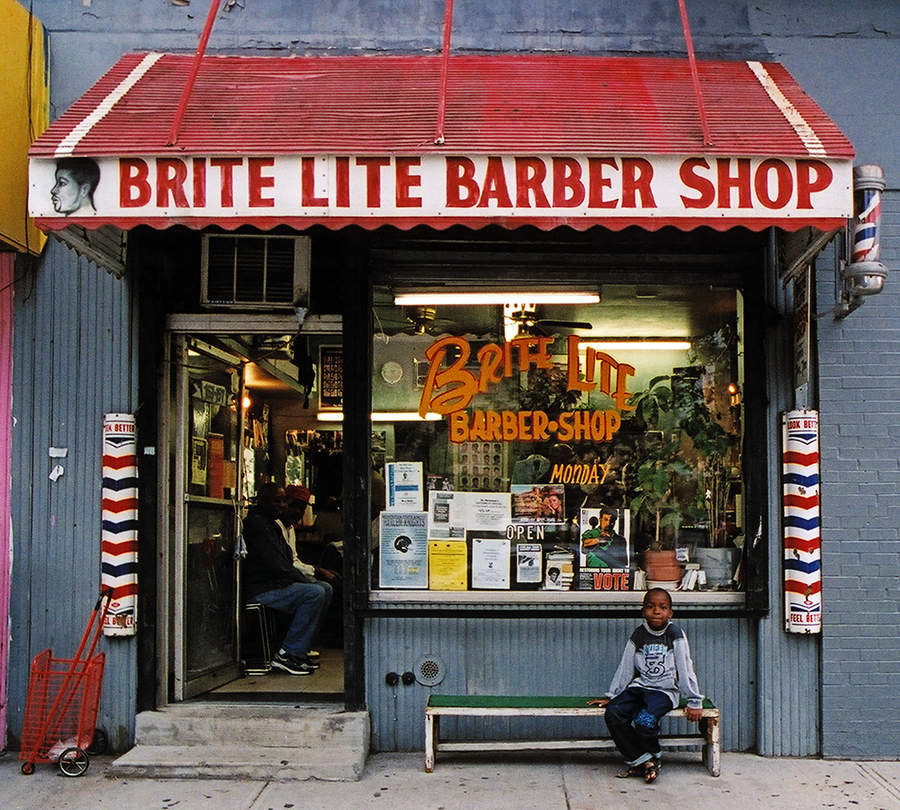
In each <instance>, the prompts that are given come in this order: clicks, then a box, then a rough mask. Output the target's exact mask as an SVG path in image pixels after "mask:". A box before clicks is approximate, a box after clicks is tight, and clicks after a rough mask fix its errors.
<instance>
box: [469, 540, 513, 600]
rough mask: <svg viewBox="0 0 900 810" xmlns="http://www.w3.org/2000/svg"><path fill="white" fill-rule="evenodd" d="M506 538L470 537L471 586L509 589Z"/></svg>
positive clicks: (507, 543)
mask: <svg viewBox="0 0 900 810" xmlns="http://www.w3.org/2000/svg"><path fill="white" fill-rule="evenodd" d="M509 546H510V543H509V540H507V539H506V538H502V539H501V538H490V537H474V538H472V587H473V588H481V589H492V590H495V591H498V590H500V591H502V590H509V551H510V548H509Z"/></svg>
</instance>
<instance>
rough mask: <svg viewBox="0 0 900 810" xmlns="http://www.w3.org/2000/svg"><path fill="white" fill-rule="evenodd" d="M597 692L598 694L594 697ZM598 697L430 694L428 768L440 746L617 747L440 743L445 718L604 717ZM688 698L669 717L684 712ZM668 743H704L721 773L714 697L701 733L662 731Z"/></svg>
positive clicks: (712, 766)
mask: <svg viewBox="0 0 900 810" xmlns="http://www.w3.org/2000/svg"><path fill="white" fill-rule="evenodd" d="M594 697H596V696H594ZM592 699H594V698H593V697H542V696H533V697H524V696H498V695H431V696H430V697H429V698H428V703H427V704H426V706H425V772H426V773H431V772H432V771H433V770H434V758H435V754H436V753H437V752H438V751H529V750H537V749H541V750H543V749H556V750H569V749H592V750H596V749H601V748H615V744H614V743H613V741H612V740H611V739H609V738H606V737H598V738H594V739H588V740H516V741H512V740H479V741H453V742H441V740H440V728H441V717H446V716H448V715H449V716H453V717H595V718H596V717H602V716H603V715H604V714H605V713H606V707H604V706H589V705H588V701H589V700H592ZM686 706H687V702H686V701H684V700H682V701H681V705H680V706H679V707H678V708H677V709H673V710H672V711H670V712H669V713H668V714H667V715H666V717H683V716H684V709H685V707H686ZM660 740H661V741H662V742H663V743H664V744H666V745H669V746H686V745H691V746H693V745H702V746H703V749H702V755H703V763H704V765H706V768H707V770H709V772H710V774H711V775H712V776H718V775H719V759H720V754H721V750H720V742H719V710H718V709H717V708H716V706H715V705H714V704H713V703H711V702H710V701H709V700H704V701H703V717H702V718H701V720H700V722H699V733H697V734H691V735H688V736H662V737H660Z"/></svg>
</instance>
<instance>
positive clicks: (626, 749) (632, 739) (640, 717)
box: [605, 686, 672, 766]
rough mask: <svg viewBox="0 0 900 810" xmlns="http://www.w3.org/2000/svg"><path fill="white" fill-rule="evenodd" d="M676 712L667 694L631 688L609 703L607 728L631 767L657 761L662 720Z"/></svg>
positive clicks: (659, 752) (660, 751)
mask: <svg viewBox="0 0 900 810" xmlns="http://www.w3.org/2000/svg"><path fill="white" fill-rule="evenodd" d="M670 711H672V700H671V699H670V698H669V696H668V695H667V694H665V693H664V692H657V691H656V690H655V689H642V688H641V687H640V686H629V687H628V688H627V689H626V690H625V691H624V692H622V694H620V695H616V697H614V698H613V699H612V700H611V701H610V702H609V703H607V704H606V714H605V718H606V727H607V728H608V729H609V734H610V736H611V737H612V738H613V742H614V743H615V744H616V748H618V749H619V753H620V754H621V755H622V756H623V757H624V758H625V761H626V762H627V763H628V764H629V765H632V766H633V765H640V764H641V763H643V762H646V761H647V760H648V759H657V758H658V757H659V756H660V754H661V753H662V748H661V747H660V744H659V733H660V727H659V721H660V719H661V718H663V717H664V716H665V715H666V714H668V713H669V712H670Z"/></svg>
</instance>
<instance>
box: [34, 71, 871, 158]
mask: <svg viewBox="0 0 900 810" xmlns="http://www.w3.org/2000/svg"><path fill="white" fill-rule="evenodd" d="M145 56H146V55H145V54H127V55H126V56H123V57H122V58H121V59H120V61H119V62H118V63H117V64H116V65H115V66H114V67H113V68H111V69H110V71H109V72H108V73H107V74H106V76H104V77H103V78H102V79H101V80H100V81H99V82H98V83H97V84H96V85H95V86H94V87H93V88H92V89H91V90H89V91H88V92H87V93H86V94H85V95H84V96H82V98H80V99H79V100H78V101H77V102H76V103H75V104H73V105H72V107H70V108H69V110H68V111H67V112H66V113H64V114H63V115H62V116H61V117H60V118H59V120H57V121H56V122H55V123H54V124H52V125H51V127H50V128H49V129H48V130H47V132H46V133H45V134H44V135H43V136H42V137H41V138H39V139H38V141H37V142H36V143H35V145H34V146H33V148H32V150H31V154H32V156H35V157H53V156H54V154H55V151H56V148H57V146H58V145H59V144H60V142H61V141H62V140H63V139H64V138H65V137H66V136H67V135H69V133H70V132H72V130H73V129H75V128H76V126H78V125H79V124H81V123H82V122H83V121H84V119H86V118H88V117H89V116H90V115H91V114H92V113H93V112H94V110H95V109H96V108H97V107H98V106H99V105H101V104H102V103H103V101H104V100H105V99H107V97H108V96H110V94H114V93H115V91H116V88H117V87H118V86H119V85H120V83H121V82H123V81H124V80H126V79H127V78H128V77H129V75H130V74H131V72H132V71H133V70H134V69H135V68H137V67H138V66H139V65H140V64H141V60H143V59H144V58H145ZM191 62H192V57H191V56H188V55H178V54H164V55H162V56H161V58H159V59H158V61H156V62H155V63H154V64H153V65H152V66H151V67H149V68H148V69H147V70H146V72H145V73H143V74H142V76H141V77H140V78H139V79H138V80H137V81H136V82H135V83H134V84H133V86H131V87H129V88H128V89H127V92H124V94H121V95H122V97H121V99H120V100H118V101H117V102H116V103H115V104H114V105H113V106H112V108H111V109H110V110H109V112H108V113H106V114H105V115H104V116H103V117H102V118H101V119H100V120H99V121H97V122H96V123H95V124H93V125H92V126H91V127H88V128H86V130H85V132H84V133H83V134H82V135H81V136H80V140H78V142H77V145H76V146H74V149H73V152H72V153H73V154H78V155H89V156H94V157H97V156H102V155H147V154H167V153H171V154H177V155H183V154H195V155H204V154H214V155H232V154H233V155H248V154H249V155H253V154H263V155H282V154H300V153H338V154H341V153H347V152H349V153H351V154H359V153H385V152H391V153H397V152H399V153H401V154H403V153H406V154H414V155H415V154H423V153H427V152H436V153H440V154H445V153H446V152H447V149H452V150H454V151H453V154H458V153H460V152H463V153H479V154H485V153H491V154H496V153H506V154H534V153H537V154H552V153H554V152H563V153H573V152H574V153H577V154H627V155H636V154H681V155H684V154H688V155H690V154H697V153H712V154H726V155H745V156H752V155H765V156H767V157H772V156H778V155H782V156H796V157H807V156H808V155H809V151H808V149H807V148H806V147H805V146H804V145H803V143H802V142H801V140H800V138H799V137H798V135H797V133H796V132H795V131H794V129H793V127H792V126H791V125H790V124H789V123H788V121H787V119H786V118H785V116H784V114H783V113H782V111H781V110H779V109H778V107H777V106H776V105H775V103H774V102H773V101H772V99H771V98H770V97H769V95H768V93H767V92H766V91H765V89H764V88H763V87H762V85H761V84H760V82H759V80H757V78H756V77H755V76H754V75H753V73H752V71H751V70H750V68H749V66H748V65H747V63H746V62H740V61H729V62H726V61H701V62H699V64H698V69H699V73H700V82H701V87H702V89H703V95H704V107H705V108H706V112H707V117H708V122H709V127H710V133H711V142H712V146H711V147H708V146H705V145H704V143H703V133H702V130H701V127H700V118H699V112H698V107H697V102H696V96H695V93H694V90H693V84H692V79H691V73H690V70H689V67H688V62H687V60H686V59H671V58H663V57H587V56H565V55H533V54H531V55H508V54H493V55H489V56H467V55H454V56H453V57H452V58H451V61H450V69H449V78H448V96H447V113H446V122H445V127H444V134H445V138H446V147H437V146H435V145H434V143H433V140H434V129H435V125H436V121H437V108H438V94H439V91H438V88H439V76H440V58H439V57H438V56H378V57H359V56H351V57H339V56H329V57H306V58H299V59H298V58H290V59H284V58H273V57H268V58H266V57H239V56H207V57H205V58H204V60H203V65H202V68H201V70H200V72H199V74H198V77H197V83H196V85H195V88H194V91H193V95H192V98H193V103H192V104H191V105H190V106H189V108H188V110H187V114H186V115H185V118H184V123H183V126H182V128H181V131H180V134H179V137H178V143H177V145H176V146H167V141H168V139H169V138H168V136H169V127H170V124H171V121H172V113H173V111H174V109H175V107H176V106H177V104H178V99H179V97H180V93H181V90H182V88H183V87H184V85H185V82H186V80H187V77H188V74H189V71H190V67H191ZM765 69H766V70H767V71H768V73H769V75H770V76H771V78H772V80H773V81H774V82H775V83H776V84H777V85H778V88H779V90H780V91H781V92H782V93H783V94H784V95H785V96H786V97H787V98H788V100H789V101H790V103H791V104H792V105H793V107H794V108H795V109H796V110H797V111H799V112H800V113H801V114H802V116H803V118H804V120H805V121H806V123H807V124H808V125H809V126H810V128H811V130H812V131H813V132H815V134H816V135H817V136H818V138H819V139H820V140H821V141H822V143H823V147H824V156H828V157H832V158H850V157H852V156H853V148H852V146H851V145H850V143H849V141H848V140H847V139H846V137H844V135H843V134H842V133H841V132H840V131H839V130H838V128H837V127H836V126H835V125H834V123H833V122H832V121H831V120H830V119H829V118H828V116H827V115H825V113H824V112H823V111H822V110H821V109H820V108H819V107H818V105H816V103H815V102H814V101H813V100H812V99H810V98H809V96H807V95H806V94H805V93H804V92H803V91H802V89H801V88H800V87H799V85H798V84H797V83H796V82H795V81H794V80H793V79H792V78H791V76H790V75H789V74H788V73H787V71H786V70H785V69H784V68H783V67H782V66H781V65H778V64H776V63H765ZM113 97H114V98H118V95H114V96H113ZM66 151H67V153H68V149H67V150H66Z"/></svg>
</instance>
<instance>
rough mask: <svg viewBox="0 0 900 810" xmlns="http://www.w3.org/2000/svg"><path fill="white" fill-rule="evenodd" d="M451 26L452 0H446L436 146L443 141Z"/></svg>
mask: <svg viewBox="0 0 900 810" xmlns="http://www.w3.org/2000/svg"><path fill="white" fill-rule="evenodd" d="M452 28H453V0H447V2H446V5H445V6H444V39H443V42H442V44H441V87H440V90H439V92H438V114H437V127H436V128H435V132H434V142H435V144H437V145H438V146H441V145H442V144H443V143H444V118H445V116H446V113H447V71H448V70H449V68H450V31H451V29H452Z"/></svg>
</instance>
